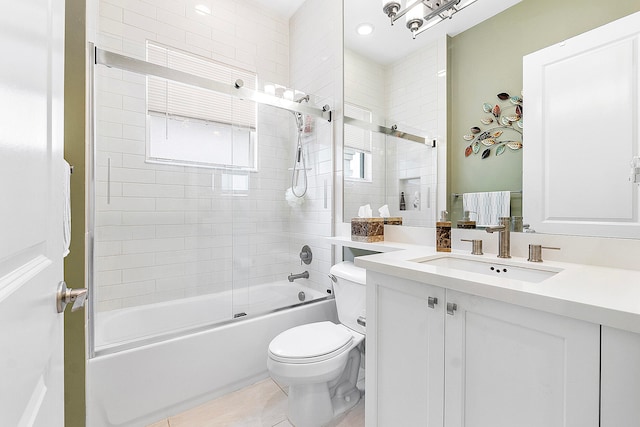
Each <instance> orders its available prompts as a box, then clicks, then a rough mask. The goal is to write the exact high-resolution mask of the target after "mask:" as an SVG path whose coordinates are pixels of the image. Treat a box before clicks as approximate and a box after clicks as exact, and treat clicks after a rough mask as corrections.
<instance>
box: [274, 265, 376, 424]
mask: <svg viewBox="0 0 640 427" xmlns="http://www.w3.org/2000/svg"><path fill="white" fill-rule="evenodd" d="M330 277H331V279H332V280H333V290H334V295H335V299H336V307H337V311H338V320H339V321H340V323H339V324H336V323H333V322H330V321H325V322H316V323H309V324H306V325H301V326H296V327H294V328H291V329H288V330H286V331H284V332H282V333H281V334H279V335H278V336H276V337H275V338H274V339H273V340H272V341H271V343H270V344H269V352H268V359H267V368H268V369H269V374H270V375H271V377H272V378H273V379H274V380H276V381H277V382H279V383H280V384H283V385H288V386H289V402H288V413H287V415H288V417H289V421H290V422H291V423H292V424H293V425H294V426H295V427H320V426H322V425H325V424H327V423H328V422H330V421H331V420H332V419H333V418H335V417H336V416H338V415H340V414H342V413H343V412H345V411H347V410H349V409H351V408H352V407H353V406H355V405H356V404H357V403H358V401H359V400H360V390H359V389H358V388H357V387H356V383H357V381H358V371H359V369H360V359H361V351H362V349H363V348H364V337H365V327H364V323H365V289H366V288H365V270H364V269H362V268H359V267H356V266H354V265H353V263H352V262H348V261H347V262H341V263H339V264H336V265H334V266H333V267H331V274H330Z"/></svg>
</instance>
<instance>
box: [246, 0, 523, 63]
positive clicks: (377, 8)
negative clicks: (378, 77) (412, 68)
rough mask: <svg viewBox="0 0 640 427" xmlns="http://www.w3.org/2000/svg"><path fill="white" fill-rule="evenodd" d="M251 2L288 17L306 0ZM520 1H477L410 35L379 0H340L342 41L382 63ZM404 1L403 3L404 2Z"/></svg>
mask: <svg viewBox="0 0 640 427" xmlns="http://www.w3.org/2000/svg"><path fill="white" fill-rule="evenodd" d="M251 1H252V2H253V3H255V4H257V5H259V6H261V7H264V8H267V9H270V10H273V11H274V12H275V13H276V14H278V15H280V16H282V17H284V18H287V19H289V18H291V16H293V14H294V13H295V12H296V11H297V10H298V9H299V8H300V6H301V5H302V4H303V3H304V2H305V0H251ZM520 1H521V0H478V1H476V2H475V3H473V4H472V5H470V6H469V7H467V8H465V9H464V10H462V11H460V12H458V13H456V14H455V15H454V16H453V18H452V19H449V20H445V21H443V22H441V23H439V24H437V25H436V26H435V27H433V28H430V29H429V30H427V31H425V32H423V33H422V34H420V35H418V36H417V37H416V39H415V40H413V39H412V38H411V34H410V32H409V30H407V29H406V27H405V25H404V20H403V19H400V20H399V21H398V22H396V24H395V25H394V26H393V27H392V26H391V25H390V21H389V18H388V17H387V16H386V15H385V14H384V13H383V12H382V2H381V1H380V0H343V3H344V22H345V24H344V44H345V47H347V48H348V49H351V50H353V51H355V52H357V53H359V54H360V55H363V56H365V57H368V58H370V59H372V60H374V61H376V62H378V63H381V64H389V63H392V62H395V61H397V60H399V59H401V58H404V57H405V56H407V55H409V54H410V53H411V52H413V51H414V50H416V49H419V48H421V47H423V46H426V45H428V44H430V43H433V42H434V41H435V40H437V39H439V38H440V37H443V36H444V35H450V36H455V35H456V34H458V33H461V32H462V31H464V30H466V29H469V28H471V27H473V26H474V25H476V24H479V23H480V22H482V21H484V20H486V19H488V18H490V17H492V16H494V15H496V14H498V13H500V12H502V11H503V10H505V9H508V8H509V7H511V6H513V5H514V4H517V3H519V2H520ZM403 3H404V2H403ZM364 22H367V23H370V24H373V26H374V31H373V34H371V35H369V36H367V37H363V36H359V35H358V34H357V33H356V27H357V26H358V24H361V23H364Z"/></svg>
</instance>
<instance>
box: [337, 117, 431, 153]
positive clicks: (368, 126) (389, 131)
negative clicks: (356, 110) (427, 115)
mask: <svg viewBox="0 0 640 427" xmlns="http://www.w3.org/2000/svg"><path fill="white" fill-rule="evenodd" d="M344 124H345V125H352V126H355V127H357V128H360V129H364V130H369V131H372V132H378V133H382V134H384V135H390V136H394V137H396V138H400V139H406V140H407V141H413V142H418V143H420V144H425V145H429V146H431V147H433V148H435V143H432V142H431V141H427V140H426V138H424V137H422V136H418V135H413V134H411V133H408V132H403V131H401V130H398V126H397V125H393V126H391V127H390V128H389V127H386V126H382V125H378V124H374V123H369V122H366V121H364V120H359V119H354V118H353V117H349V116H344Z"/></svg>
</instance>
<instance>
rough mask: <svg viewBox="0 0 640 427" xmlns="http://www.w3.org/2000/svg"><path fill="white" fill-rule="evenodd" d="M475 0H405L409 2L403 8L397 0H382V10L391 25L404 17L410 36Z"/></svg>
mask: <svg viewBox="0 0 640 427" xmlns="http://www.w3.org/2000/svg"><path fill="white" fill-rule="evenodd" d="M475 1H476V0H414V1H411V0H407V2H410V3H409V4H408V5H407V6H406V7H405V8H404V9H403V8H402V5H401V4H400V3H399V2H397V1H393V0H391V1H389V0H382V11H383V12H384V14H385V15H387V16H388V17H389V19H390V20H391V25H393V24H394V23H395V22H396V21H397V20H398V19H400V18H401V17H403V16H404V17H405V19H406V26H407V28H408V29H409V31H411V35H412V37H413V38H414V39H415V38H416V36H417V35H418V34H420V33H422V32H423V31H425V30H427V29H429V28H431V27H433V26H434V25H436V24H438V23H439V22H442V21H443V20H445V19H447V18H449V19H450V18H451V17H453V15H454V14H455V13H456V12H459V11H461V10H462V9H464V8H465V7H467V6H469V5H470V4H472V3H474V2H475Z"/></svg>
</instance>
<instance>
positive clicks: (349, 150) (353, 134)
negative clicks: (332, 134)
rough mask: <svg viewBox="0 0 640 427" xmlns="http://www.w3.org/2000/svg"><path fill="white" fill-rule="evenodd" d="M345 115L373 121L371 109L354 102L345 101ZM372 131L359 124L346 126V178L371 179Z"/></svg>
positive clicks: (369, 121) (352, 179) (355, 179)
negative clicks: (358, 125)
mask: <svg viewBox="0 0 640 427" xmlns="http://www.w3.org/2000/svg"><path fill="white" fill-rule="evenodd" d="M344 114H345V116H348V117H352V118H354V119H358V120H362V121H365V122H368V123H371V121H372V116H373V115H372V113H371V111H369V110H367V109H365V108H362V107H358V106H356V105H353V104H348V103H345V105H344ZM371 144H372V134H371V131H368V130H365V129H361V128H359V127H357V126H353V125H350V124H345V126H344V150H343V152H344V178H345V179H347V180H351V181H371V179H372V170H371Z"/></svg>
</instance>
